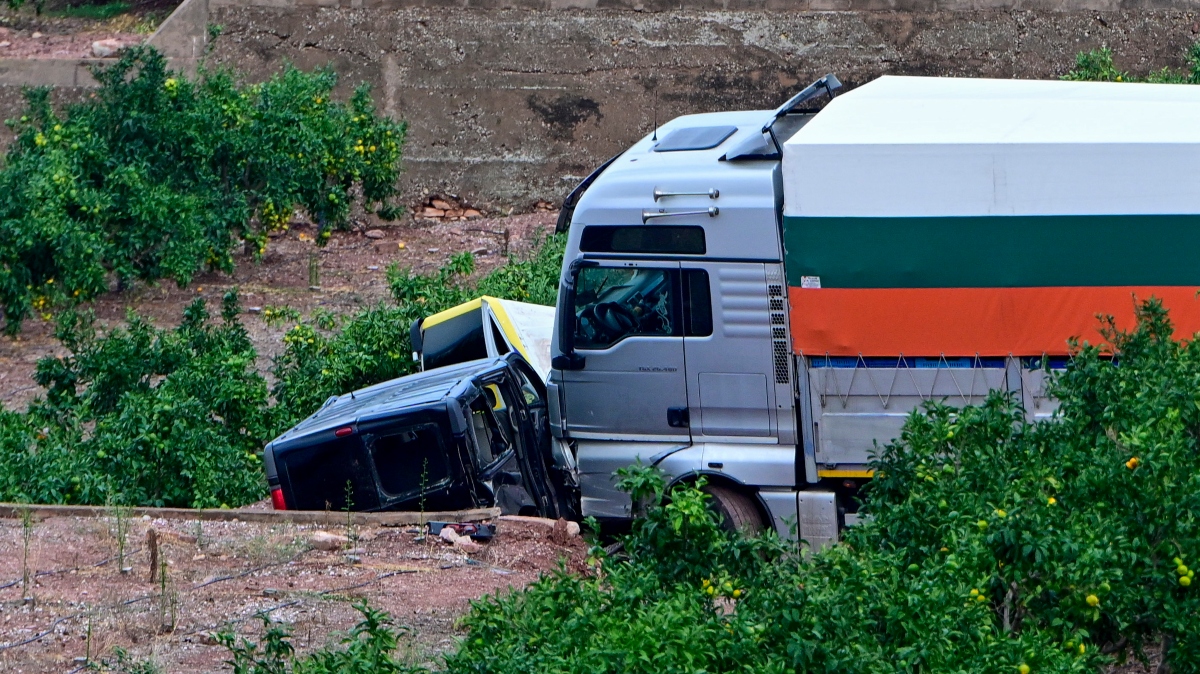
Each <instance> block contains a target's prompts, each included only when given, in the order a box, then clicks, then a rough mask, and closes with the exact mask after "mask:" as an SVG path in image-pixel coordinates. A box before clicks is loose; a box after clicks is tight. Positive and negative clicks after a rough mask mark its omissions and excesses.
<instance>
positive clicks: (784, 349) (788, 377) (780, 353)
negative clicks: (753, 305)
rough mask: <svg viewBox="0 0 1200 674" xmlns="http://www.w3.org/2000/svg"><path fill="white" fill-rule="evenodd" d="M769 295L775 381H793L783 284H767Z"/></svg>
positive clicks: (778, 382) (777, 382)
mask: <svg viewBox="0 0 1200 674" xmlns="http://www.w3.org/2000/svg"><path fill="white" fill-rule="evenodd" d="M767 296H768V297H769V298H770V300H771V348H772V352H773V353H772V355H773V357H774V361H775V383H776V384H787V383H790V382H791V381H792V370H791V362H792V353H791V349H789V348H788V339H787V328H784V327H778V326H785V325H787V313H786V311H785V303H784V301H783V285H782V284H779V283H771V284H768V285H767Z"/></svg>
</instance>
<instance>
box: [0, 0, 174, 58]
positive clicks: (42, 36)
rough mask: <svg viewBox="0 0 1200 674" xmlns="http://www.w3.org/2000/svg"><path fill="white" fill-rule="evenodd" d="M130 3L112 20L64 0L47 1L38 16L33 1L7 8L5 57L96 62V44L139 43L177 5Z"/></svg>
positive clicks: (3, 15) (1, 23)
mask: <svg viewBox="0 0 1200 674" xmlns="http://www.w3.org/2000/svg"><path fill="white" fill-rule="evenodd" d="M75 4H79V3H75ZM97 4H98V3H97ZM125 4H126V5H127V6H128V7H127V11H124V12H121V13H119V14H116V15H115V16H107V17H105V16H104V14H103V13H101V14H95V13H94V12H93V13H90V14H89V12H88V10H89V9H91V7H88V8H83V9H79V8H75V7H72V3H70V2H65V1H61V0H52V1H50V2H46V3H45V7H44V9H43V12H42V14H41V15H40V16H39V15H37V14H36V13H35V12H34V3H33V1H32V0H27V1H26V2H25V3H24V6H22V7H21V8H20V9H18V10H16V11H14V10H12V9H10V8H7V7H6V8H4V9H3V11H0V58H53V59H75V58H93V57H95V56H97V54H96V53H94V51H93V49H92V43H94V42H98V41H102V40H115V41H116V42H117V43H119V44H120V46H123V47H127V46H130V45H135V44H139V43H141V42H143V41H145V39H146V38H147V37H149V35H150V34H151V33H153V32H154V29H155V28H157V26H158V24H159V23H161V22H162V20H163V19H165V18H166V17H167V16H168V15H169V14H170V13H171V11H172V10H173V9H174V8H175V5H177V4H178V2H173V1H172V0H141V1H136V0H135V1H134V2H127V3H125Z"/></svg>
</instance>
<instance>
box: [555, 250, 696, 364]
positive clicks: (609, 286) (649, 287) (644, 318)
mask: <svg viewBox="0 0 1200 674" xmlns="http://www.w3.org/2000/svg"><path fill="white" fill-rule="evenodd" d="M678 285H679V284H678V280H677V271H676V270H671V269H648V268H645V267H583V268H582V269H580V270H579V278H578V280H577V281H576V285H575V306H574V310H575V346H576V347H577V348H581V349H603V348H607V347H609V346H612V345H613V344H616V343H617V342H619V341H621V340H622V339H625V338H626V337H632V336H635V335H638V336H649V337H654V336H659V337H668V336H676V335H679V334H681V333H680V330H679V327H680V326H679V323H680V320H679V318H678V316H679V299H678V295H679V289H678Z"/></svg>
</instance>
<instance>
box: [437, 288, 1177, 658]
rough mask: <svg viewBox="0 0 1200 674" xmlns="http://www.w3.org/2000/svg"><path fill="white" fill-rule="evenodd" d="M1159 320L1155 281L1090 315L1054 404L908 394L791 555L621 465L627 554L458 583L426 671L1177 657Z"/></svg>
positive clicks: (1168, 397)
mask: <svg viewBox="0 0 1200 674" xmlns="http://www.w3.org/2000/svg"><path fill="white" fill-rule="evenodd" d="M1171 331H1172V328H1171V324H1170V322H1169V320H1168V319H1167V316H1166V312H1165V311H1164V310H1163V309H1162V307H1161V305H1159V304H1158V303H1156V302H1149V303H1146V304H1145V305H1143V306H1142V307H1141V308H1140V310H1139V322H1138V325H1137V327H1136V329H1134V330H1132V331H1131V332H1127V333H1126V332H1120V331H1118V330H1116V329H1115V328H1114V327H1113V325H1112V324H1111V323H1109V324H1108V326H1107V328H1106V329H1105V330H1104V334H1105V337H1106V339H1107V340H1108V342H1109V344H1110V346H1111V350H1109V351H1105V350H1102V349H1100V348H1097V347H1094V346H1082V347H1078V352H1077V353H1076V355H1075V358H1074V359H1073V362H1072V363H1071V365H1070V366H1069V367H1068V369H1067V371H1066V372H1065V373H1064V374H1062V375H1061V376H1060V377H1058V378H1057V379H1056V380H1055V383H1054V385H1053V389H1052V391H1053V394H1054V395H1055V397H1057V399H1058V400H1059V401H1061V408H1060V410H1059V413H1058V418H1057V419H1056V420H1054V421H1050V422H1041V423H1038V424H1029V423H1027V422H1026V421H1025V417H1024V415H1023V413H1022V412H1021V410H1020V409H1019V407H1018V405H1017V403H1016V400H1014V399H1013V398H1012V397H1010V396H1007V395H1005V394H1001V393H996V394H994V395H992V396H991V397H990V398H989V399H988V400H987V401H986V403H984V404H982V405H978V406H970V407H966V408H962V409H955V408H951V407H948V406H946V405H943V404H936V403H935V404H931V405H929V406H928V407H927V408H926V409H925V410H923V411H921V412H920V413H914V414H913V415H912V416H911V418H910V419H909V420H908V423H907V424H906V426H905V428H904V431H903V434H902V436H901V437H900V438H899V439H898V440H897V441H896V442H895V443H893V444H891V445H889V446H887V447H886V448H884V449H883V451H882V452H881V453H880V455H879V456H878V458H877V459H876V461H875V463H874V468H875V470H876V478H875V480H874V481H873V482H872V484H871V485H870V486H869V488H868V490H867V495H866V501H865V503H864V512H865V513H866V514H869V515H870V516H871V518H870V519H869V520H868V521H867V522H866V523H864V524H862V525H860V526H858V527H855V528H853V529H851V530H849V531H847V533H846V536H845V541H844V542H843V543H842V544H841V545H838V546H835V547H833V548H831V549H828V550H826V551H823V552H821V553H819V554H815V555H812V556H811V557H809V558H805V557H803V556H801V555H800V554H798V552H797V551H796V549H795V547H794V546H791V545H788V544H786V543H784V542H780V541H778V540H776V539H775V538H774V536H773V534H768V535H767V536H764V537H763V538H762V539H760V540H750V541H747V540H739V539H736V538H731V537H730V536H729V535H727V534H725V533H723V532H722V531H721V530H720V529H718V528H717V527H716V524H715V521H714V520H713V515H712V514H710V513H709V512H708V510H707V509H706V508H704V507H702V504H703V501H704V499H705V498H706V497H705V495H704V494H703V493H702V492H700V491H699V490H698V489H696V487H695V486H679V487H676V488H675V489H674V490H673V491H672V492H671V493H670V495H669V496H670V498H669V499H666V500H665V501H661V500H659V499H657V498H649V499H645V498H644V497H645V496H646V495H647V494H651V495H653V494H661V492H662V483H661V481H660V480H658V478H655V477H654V476H653V475H652V474H650V473H648V472H647V471H648V470H649V469H646V468H644V467H639V468H635V469H633V470H631V471H627V472H626V474H625V476H624V480H623V484H624V486H625V487H626V488H633V489H634V490H635V493H634V494H632V496H633V498H634V501H635V502H641V501H647V502H649V503H650V504H651V505H650V507H649V508H647V510H646V516H645V518H644V519H642V520H639V521H638V522H636V523H635V524H634V529H633V531H632V533H631V535H630V536H629V537H627V538H626V539H625V540H624V542H623V547H624V549H625V550H626V551H627V556H626V557H625V558H618V557H605V556H604V555H603V553H601V552H600V551H597V552H596V554H597V556H598V557H599V559H600V563H599V565H598V567H597V572H596V573H595V574H594V575H592V576H590V577H577V576H571V575H568V574H566V573H564V572H559V573H557V574H555V575H553V576H549V577H546V578H543V579H541V580H539V581H538V582H536V583H534V584H532V585H530V586H529V587H528V588H527V589H525V590H523V591H520V592H513V593H510V594H503V595H495V596H491V597H487V598H484V599H483V600H481V601H478V602H476V603H475V604H474V605H473V609H472V612H471V614H470V615H469V616H468V617H467V618H466V619H465V620H464V625H465V626H466V627H467V628H468V630H469V636H468V638H467V640H465V641H464V642H463V645H462V648H461V649H460V650H459V651H458V652H457V653H455V654H453V655H451V656H450V657H449V658H448V659H447V663H446V665H447V671H450V672H464V673H465V672H473V673H481V672H513V671H522V672H531V673H536V672H547V673H548V672H628V671H655V672H684V671H687V672H694V671H709V672H716V671H722V672H732V671H744V672H784V671H786V672H793V671H806V672H835V671H836V672H871V673H874V672H896V671H913V672H916V671H922V672H1005V671H1008V672H1025V671H1033V672H1039V673H1040V672H1063V673H1066V672H1088V671H1097V670H1098V669H1099V667H1100V666H1101V665H1103V664H1104V663H1106V662H1108V661H1109V660H1110V657H1109V655H1108V654H1110V653H1120V654H1126V653H1133V654H1134V655H1138V656H1140V655H1141V654H1142V653H1143V648H1144V646H1145V645H1146V644H1147V643H1148V642H1151V641H1161V643H1162V645H1163V651H1164V653H1165V655H1166V658H1167V660H1168V662H1169V663H1170V665H1171V667H1172V671H1179V672H1190V671H1197V670H1198V669H1200V640H1198V639H1197V637H1196V626H1197V617H1196V616H1198V615H1200V595H1198V594H1197V592H1200V590H1198V589H1197V588H1196V587H1193V578H1194V576H1195V573H1194V571H1193V570H1192V569H1191V568H1190V567H1191V566H1193V565H1196V564H1197V563H1198V562H1197V559H1200V526H1198V525H1197V522H1196V517H1195V513H1197V512H1200V452H1197V439H1198V438H1200V402H1198V400H1200V398H1197V396H1196V393H1195V391H1196V390H1197V383H1198V382H1200V342H1197V341H1194V340H1193V341H1190V342H1179V341H1175V340H1173V339H1172V337H1171V334H1172V332H1171ZM1114 354H1115V355H1116V356H1117V357H1118V358H1119V364H1118V363H1116V362H1114V359H1113V355H1114ZM1023 667H1027V668H1029V669H1028V670H1025V669H1023Z"/></svg>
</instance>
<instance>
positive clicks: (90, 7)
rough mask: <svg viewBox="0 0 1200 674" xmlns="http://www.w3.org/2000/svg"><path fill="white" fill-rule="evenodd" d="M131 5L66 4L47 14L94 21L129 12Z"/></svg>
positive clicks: (109, 3)
mask: <svg viewBox="0 0 1200 674" xmlns="http://www.w3.org/2000/svg"><path fill="white" fill-rule="evenodd" d="M10 2H11V0H10ZM130 6H131V5H130V4H129V3H128V2H120V1H119V0H118V1H117V2H103V3H87V4H82V5H66V6H64V7H61V8H58V9H55V10H52V11H50V12H47V14H49V15H50V16H64V17H71V18H77V19H91V20H92V21H107V20H108V19H111V18H113V17H114V16H120V15H121V14H124V13H126V12H128V11H129V9H130Z"/></svg>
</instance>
